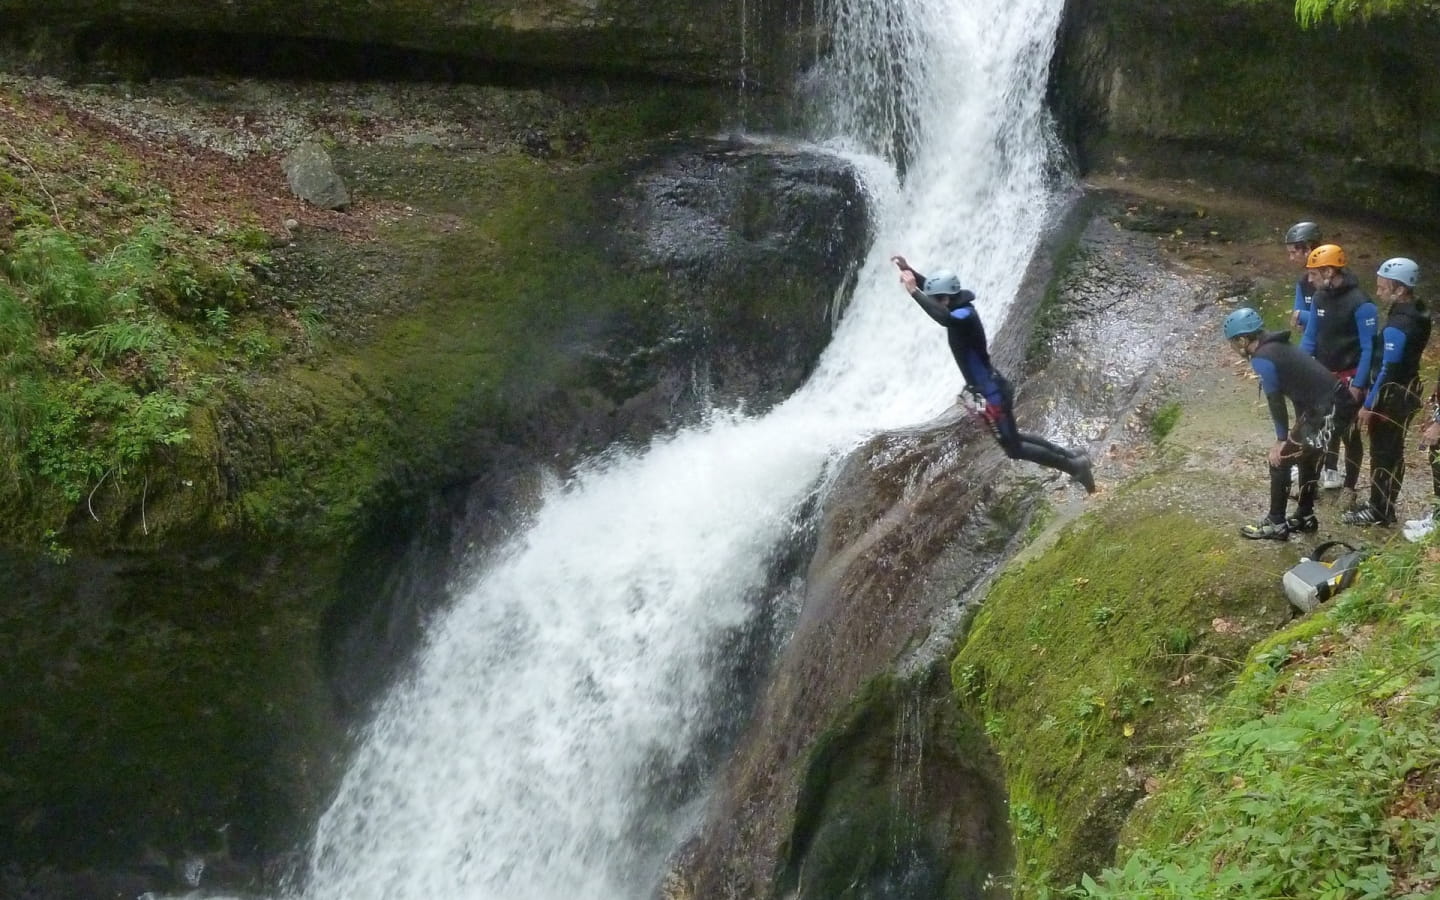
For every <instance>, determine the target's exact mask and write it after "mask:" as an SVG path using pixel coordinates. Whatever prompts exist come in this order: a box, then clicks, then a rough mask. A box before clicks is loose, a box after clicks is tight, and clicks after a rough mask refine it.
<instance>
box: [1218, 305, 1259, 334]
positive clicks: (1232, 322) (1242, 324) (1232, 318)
mask: <svg viewBox="0 0 1440 900" xmlns="http://www.w3.org/2000/svg"><path fill="white" fill-rule="evenodd" d="M1264 330H1265V322H1264V320H1262V319H1261V318H1260V314H1259V313H1258V312H1256V311H1255V310H1253V309H1251V308H1250V307H1248V306H1242V307H1240V308H1239V309H1237V310H1235V311H1234V312H1232V313H1231V314H1230V315H1228V316H1226V317H1225V340H1227V341H1228V340H1230V339H1231V338H1235V337H1239V336H1240V335H1242V334H1258V333H1259V332H1261V331H1264Z"/></svg>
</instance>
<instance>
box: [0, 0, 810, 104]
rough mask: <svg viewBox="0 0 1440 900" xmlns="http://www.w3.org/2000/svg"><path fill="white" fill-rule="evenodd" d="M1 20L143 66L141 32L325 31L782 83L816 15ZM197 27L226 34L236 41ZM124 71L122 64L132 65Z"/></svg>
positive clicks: (234, 11)
mask: <svg viewBox="0 0 1440 900" xmlns="http://www.w3.org/2000/svg"><path fill="white" fill-rule="evenodd" d="M0 19H4V20H5V21H6V23H7V28H13V29H14V31H15V32H19V33H24V32H26V31H32V32H33V31H36V30H37V29H43V30H44V32H45V34H46V36H47V37H46V41H48V42H49V43H50V44H52V45H59V46H60V47H63V46H64V45H66V44H68V43H70V42H71V41H78V43H77V44H76V45H75V49H78V50H80V51H81V52H82V53H83V54H85V55H96V54H98V55H100V56H102V57H108V58H109V59H110V60H111V61H116V62H123V61H125V60H129V62H130V63H132V64H140V65H142V66H143V64H144V60H145V57H146V56H147V55H154V54H155V52H156V51H159V50H161V49H162V48H161V47H148V46H147V45H146V38H145V36H146V35H156V36H162V41H161V43H162V44H163V45H166V46H168V48H169V52H172V53H173V52H177V51H179V52H183V51H184V50H185V48H186V47H187V46H190V47H194V48H204V47H208V48H209V50H208V52H209V53H211V54H212V55H214V54H218V55H224V54H227V53H229V52H232V50H235V49H243V48H244V47H245V46H246V45H249V46H250V47H251V48H252V49H253V52H254V53H256V54H258V55H263V54H264V53H266V52H267V50H266V48H267V47H278V48H286V47H288V48H289V49H290V50H295V51H299V52H305V48H304V47H303V46H302V45H299V44H293V43H292V44H286V43H285V42H287V41H306V40H308V41H321V42H327V43H324V44H317V45H313V46H312V47H311V48H310V50H309V52H312V53H318V54H324V53H327V52H330V53H335V54H343V53H345V52H346V51H345V49H344V48H346V47H356V46H368V47H372V48H374V52H373V53H372V54H371V55H372V56H373V57H374V58H375V59H376V60H377V61H378V59H379V58H380V57H381V56H382V55H383V53H384V52H385V50H386V48H390V49H398V50H407V51H416V52H421V53H428V54H436V55H442V56H448V57H452V58H453V59H454V60H455V61H456V62H457V64H459V65H464V62H465V61H466V60H470V61H483V62H485V63H486V64H489V65H492V66H497V67H499V66H506V65H509V66H521V67H524V68H526V69H529V70H543V69H550V70H557V69H558V70H565V69H568V70H581V69H584V70H599V71H610V72H633V73H644V74H649V75H659V76H664V77H667V78H678V79H683V80H687V81H703V82H741V81H746V82H750V83H752V84H755V83H758V84H763V85H764V86H766V87H769V88H771V89H776V88H779V87H781V86H782V85H783V82H784V73H786V72H788V71H789V70H790V69H791V67H792V66H793V63H794V61H795V59H796V58H797V56H798V54H800V53H802V52H804V50H805V49H806V41H805V39H804V36H805V35H806V34H807V33H808V32H809V30H810V29H811V28H812V27H813V23H814V15H813V5H812V4H811V3H809V2H804V3H800V4H789V3H782V2H778V0H756V2H752V3H741V2H738V0H683V2H668V3H663V4H658V3H645V2H637V0H522V2H498V0H486V2H479V3H474V2H463V3H462V2H454V0H381V2H363V0H305V2H287V0H242V2H234V3H171V2H166V0H126V2H117V0H0ZM200 35H228V36H231V40H230V41H229V43H230V47H228V48H227V47H226V45H225V42H224V41H221V42H213V43H206V42H204V41H202V40H198V39H197V36H200ZM156 62H163V61H162V60H158V59H157V60H156ZM196 62H202V60H198V59H197V60H196ZM285 62H287V61H285V60H281V59H276V60H274V63H275V64H276V65H281V64H283V63H285ZM289 62H294V61H293V60H292V61H289ZM316 62H317V64H320V61H319V60H317V61H316ZM121 68H122V71H120V72H119V73H118V74H121V75H124V74H127V73H126V72H125V71H123V69H124V65H123V64H122V66H121Z"/></svg>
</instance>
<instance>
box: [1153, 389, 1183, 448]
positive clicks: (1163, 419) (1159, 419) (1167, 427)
mask: <svg viewBox="0 0 1440 900" xmlns="http://www.w3.org/2000/svg"><path fill="white" fill-rule="evenodd" d="M1179 421H1180V403H1179V402H1178V401H1175V400H1171V401H1169V402H1167V403H1164V404H1162V405H1161V406H1160V408H1159V409H1156V410H1155V411H1154V412H1153V413H1151V415H1150V437H1151V438H1152V439H1153V440H1154V441H1155V442H1156V443H1159V442H1161V441H1163V440H1165V438H1166V436H1168V435H1169V434H1170V432H1171V431H1173V430H1174V429H1175V424H1176V423H1177V422H1179Z"/></svg>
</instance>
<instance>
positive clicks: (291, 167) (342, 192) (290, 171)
mask: <svg viewBox="0 0 1440 900" xmlns="http://www.w3.org/2000/svg"><path fill="white" fill-rule="evenodd" d="M281 166H282V167H283V168H284V169H285V178H286V180H288V181H289V183H290V190H291V191H292V192H293V193H294V194H295V196H297V197H299V198H300V199H301V200H304V201H305V202H306V203H309V204H310V205H311V206H318V207H320V208H321V209H344V208H345V207H347V206H349V205H350V192H349V191H348V190H346V188H345V181H344V179H342V178H341V177H340V173H339V172H337V171H335V163H334V161H332V160H331V159H330V154H329V153H327V152H326V151H325V148H324V147H322V146H320V145H319V144H317V143H314V142H313V141H306V142H305V143H303V144H301V145H300V146H298V147H296V148H295V149H294V150H292V151H290V153H289V155H287V156H286V157H285V159H284V161H283V162H282V163H281Z"/></svg>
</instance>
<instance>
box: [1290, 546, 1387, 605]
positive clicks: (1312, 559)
mask: <svg viewBox="0 0 1440 900" xmlns="http://www.w3.org/2000/svg"><path fill="white" fill-rule="evenodd" d="M1336 547H1341V548H1344V550H1345V552H1343V553H1341V554H1339V555H1338V556H1336V557H1335V558H1334V559H1333V560H1331V561H1330V562H1326V561H1325V554H1326V553H1328V552H1329V551H1331V550H1333V549H1335V548H1336ZM1369 555H1370V551H1368V550H1366V549H1364V548H1361V547H1352V546H1351V545H1350V544H1347V543H1345V542H1344V541H1326V542H1325V543H1323V544H1321V545H1319V546H1318V547H1316V548H1315V550H1314V551H1313V552H1312V553H1311V554H1310V555H1309V556H1307V557H1301V559H1300V562H1298V563H1296V564H1295V565H1294V566H1292V567H1291V568H1290V571H1288V572H1286V573H1285V577H1284V579H1283V580H1282V583H1283V584H1284V585H1285V596H1286V597H1289V598H1290V605H1291V606H1294V607H1295V608H1296V609H1298V610H1300V611H1301V612H1302V613H1308V612H1310V611H1311V610H1313V609H1314V608H1315V607H1317V606H1319V605H1320V604H1322V603H1324V602H1325V601H1326V600H1329V599H1330V598H1331V597H1333V596H1335V595H1336V594H1338V593H1340V592H1341V591H1343V590H1345V589H1346V588H1347V587H1349V586H1350V585H1352V584H1354V583H1355V576H1356V575H1357V574H1359V566H1360V560H1362V559H1364V558H1365V557H1367V556H1369Z"/></svg>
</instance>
